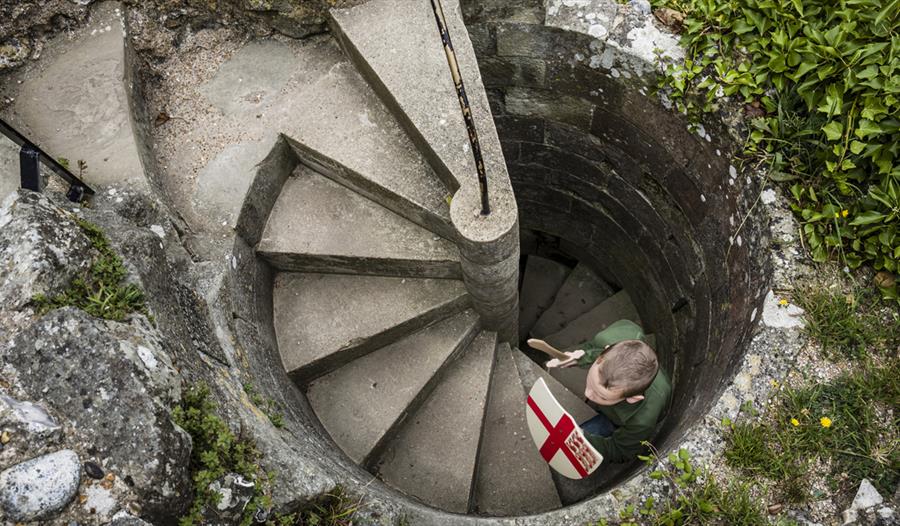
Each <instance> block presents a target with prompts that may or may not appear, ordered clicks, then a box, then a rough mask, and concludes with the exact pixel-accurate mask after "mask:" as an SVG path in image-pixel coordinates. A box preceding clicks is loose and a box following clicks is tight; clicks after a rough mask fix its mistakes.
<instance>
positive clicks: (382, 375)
mask: <svg viewBox="0 0 900 526" xmlns="http://www.w3.org/2000/svg"><path fill="white" fill-rule="evenodd" d="M477 328H478V315H477V314H475V313H474V311H472V310H467V311H465V312H463V313H460V314H458V315H456V316H454V317H452V318H448V319H446V320H442V321H439V322H437V323H435V324H433V325H431V326H429V327H426V328H424V329H422V330H421V331H419V332H416V333H414V334H411V335H409V336H407V337H405V338H403V339H401V340H399V341H397V342H395V343H392V344H390V345H388V346H386V347H383V348H381V349H378V350H377V351H375V352H373V353H371V354H368V355H366V356H363V357H362V358H360V359H358V360H356V361H354V362H352V363H349V364H347V365H345V366H344V367H341V368H340V369H338V370H336V371H334V372H332V373H329V374H328V375H326V376H323V377H321V378H319V379H318V380H316V381H315V382H313V383H312V384H311V385H310V388H309V391H308V392H307V396H308V398H309V402H310V405H312V408H313V410H314V411H315V412H316V415H317V416H318V417H319V421H320V422H322V424H323V425H324V426H325V429H326V430H327V431H328V433H329V434H330V435H331V438H333V439H334V441H335V442H337V444H338V445H339V446H340V447H341V449H343V450H344V452H345V453H347V455H348V456H349V457H350V458H351V459H353V461H354V462H356V463H359V464H362V463H364V462H365V460H366V458H368V457H369V455H370V453H372V452H373V450H375V449H376V446H377V445H378V444H379V443H380V442H382V441H383V440H385V439H386V438H388V437H389V436H390V434H391V433H390V432H391V430H392V429H393V428H395V427H396V426H397V425H399V423H400V422H402V420H403V419H404V418H405V417H406V415H407V414H408V413H410V412H414V411H415V410H416V408H417V403H421V402H422V401H423V400H424V398H425V397H427V396H428V394H429V393H430V392H431V390H432V389H434V387H435V384H436V383H437V382H438V381H439V379H440V375H439V374H438V371H439V370H440V369H441V368H442V367H443V366H444V365H445V364H446V363H447V362H448V361H449V360H452V359H453V357H455V356H456V355H457V354H459V353H460V352H461V351H462V350H463V349H465V347H466V346H467V345H468V344H469V342H471V341H472V338H474V337H475V334H476V332H477Z"/></svg>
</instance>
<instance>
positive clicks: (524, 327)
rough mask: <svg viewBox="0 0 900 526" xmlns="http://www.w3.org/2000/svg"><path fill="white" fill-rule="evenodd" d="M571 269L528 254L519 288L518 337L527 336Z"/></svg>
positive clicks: (551, 301) (552, 300)
mask: <svg viewBox="0 0 900 526" xmlns="http://www.w3.org/2000/svg"><path fill="white" fill-rule="evenodd" d="M570 270H571V269H570V268H569V267H567V266H566V265H563V264H562V263H557V262H556V261H553V260H551V259H547V258H542V257H540V256H535V255H530V256H528V261H527V262H526V263H525V275H524V276H523V278H522V287H521V289H519V339H525V338H527V337H528V333H529V331H531V327H532V326H533V325H534V323H535V322H536V321H537V320H538V318H539V317H540V316H541V314H543V313H544V311H546V310H547V309H548V308H549V307H550V306H551V305H553V303H554V299H555V298H556V294H557V292H558V291H559V290H560V287H562V285H563V283H565V282H566V277H567V276H568V275H569V271H570Z"/></svg>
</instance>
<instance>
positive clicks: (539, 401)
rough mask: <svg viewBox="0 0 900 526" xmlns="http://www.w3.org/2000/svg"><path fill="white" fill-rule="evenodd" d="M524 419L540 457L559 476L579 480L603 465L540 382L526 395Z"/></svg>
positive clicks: (571, 419) (572, 422)
mask: <svg viewBox="0 0 900 526" xmlns="http://www.w3.org/2000/svg"><path fill="white" fill-rule="evenodd" d="M525 418H526V420H527V421H528V429H529V431H531V438H532V439H533V440H534V445H535V446H537V448H538V450H539V451H540V453H541V457H543V459H544V460H545V461H546V462H547V463H548V464H549V465H550V467H551V468H553V469H554V470H556V471H557V472H559V473H560V474H561V475H563V476H565V477H568V478H570V479H582V478H585V477H587V476H588V475H590V474H591V473H593V472H594V471H595V470H596V469H597V468H598V467H599V466H600V463H601V462H603V456H602V455H601V454H600V453H598V452H597V450H596V449H594V447H593V446H592V445H591V444H590V442H588V441H587V440H586V439H585V438H584V433H583V432H582V431H581V428H580V427H578V425H577V424H576V423H575V420H574V419H573V418H572V415H570V414H569V413H568V412H566V410H565V409H563V407H562V406H561V405H559V402H558V401H557V400H556V397H554V396H553V394H552V393H551V392H550V390H549V389H548V388H547V384H546V383H545V382H544V379H543V378H539V379H538V381H537V382H535V384H534V386H532V388H531V391H530V392H529V393H528V398H527V400H526V409H525Z"/></svg>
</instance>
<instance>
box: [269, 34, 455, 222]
mask: <svg viewBox="0 0 900 526" xmlns="http://www.w3.org/2000/svg"><path fill="white" fill-rule="evenodd" d="M313 51H314V54H315V56H314V58H315V62H314V63H312V64H310V66H309V67H310V71H311V74H310V75H309V76H308V77H304V78H303V79H302V80H301V81H300V82H301V84H303V86H302V88H300V89H299V91H300V92H301V93H302V98H298V99H296V100H293V99H292V100H289V101H287V102H286V103H285V105H284V107H282V108H280V111H284V112H286V113H288V114H290V115H292V120H291V122H290V123H289V124H288V125H286V126H285V128H284V129H282V130H280V131H282V133H284V134H285V136H286V137H287V138H288V139H289V140H290V142H291V145H292V146H293V147H294V150H295V151H296V152H297V154H298V156H299V157H300V158H301V160H302V161H303V163H305V164H307V165H309V166H311V167H313V168H315V169H316V170H318V171H319V172H321V173H323V174H325V175H326V176H328V177H329V178H331V179H334V180H336V181H338V182H339V183H341V184H343V185H345V186H349V187H351V188H353V189H354V190H356V191H358V192H359V193H361V194H362V195H365V196H366V197H369V198H370V199H372V200H374V201H376V202H378V203H380V204H382V205H383V206H385V207H387V208H390V209H391V210H393V211H395V212H397V213H398V214H400V215H402V216H403V217H406V218H407V219H409V220H411V221H413V222H415V223H418V224H419V225H422V226H424V227H426V228H428V229H429V230H432V231H433V232H436V233H439V234H441V235H442V236H444V237H447V238H448V239H453V238H454V236H455V235H456V232H455V230H454V229H453V227H452V226H451V223H450V206H449V204H448V202H447V200H448V198H449V197H450V195H451V194H450V192H449V191H448V190H447V188H446V187H445V186H444V184H443V182H442V181H441V179H440V178H439V177H438V176H437V175H436V174H435V172H434V170H433V169H432V168H431V165H430V164H429V162H428V161H427V160H426V159H425V157H424V156H423V155H422V153H421V152H419V150H418V148H417V147H416V146H415V145H414V144H413V143H412V141H410V139H409V136H408V135H407V134H406V132H405V131H404V130H403V128H402V127H401V126H400V124H399V123H398V122H397V119H396V118H395V117H394V116H393V115H392V114H391V112H390V111H388V109H387V108H386V107H385V105H384V103H383V102H382V101H381V100H380V99H379V98H378V96H377V95H376V94H375V92H374V91H373V90H372V88H371V87H370V86H369V84H368V83H367V82H366V80H365V79H363V77H362V76H361V75H360V73H359V72H358V71H357V68H356V66H354V65H353V64H352V63H351V62H350V61H349V60H348V59H347V57H346V56H344V55H343V54H342V52H341V50H340V48H339V47H338V46H337V45H336V44H332V43H326V44H323V45H320V46H316V48H315V49H314V50H313Z"/></svg>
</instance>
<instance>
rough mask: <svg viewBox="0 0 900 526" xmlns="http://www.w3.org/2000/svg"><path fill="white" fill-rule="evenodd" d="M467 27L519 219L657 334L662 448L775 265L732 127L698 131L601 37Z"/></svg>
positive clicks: (722, 378)
mask: <svg viewBox="0 0 900 526" xmlns="http://www.w3.org/2000/svg"><path fill="white" fill-rule="evenodd" d="M469 31H470V34H471V35H472V40H473V43H474V44H475V46H476V51H477V52H478V55H479V63H480V65H481V73H482V76H483V79H484V83H485V85H486V87H487V88H488V90H489V93H490V95H491V99H492V105H493V111H494V114H495V115H494V116H495V122H496V125H497V131H498V133H499V136H500V139H501V141H502V143H503V148H504V154H505V156H506V161H507V165H508V168H509V174H510V178H511V179H512V182H513V187H514V190H515V194H516V200H517V202H518V206H519V217H520V224H521V227H522V228H523V230H524V229H531V230H535V231H539V232H544V233H547V234H550V235H552V236H556V237H558V238H560V239H561V240H562V241H561V243H560V249H561V250H562V251H563V252H565V253H568V254H569V255H571V256H573V257H575V258H578V259H579V260H581V261H582V262H585V263H587V264H588V265H589V266H590V267H591V268H592V269H593V270H594V271H595V272H597V273H598V274H599V275H600V276H601V277H602V278H604V279H605V280H606V281H607V282H609V283H611V284H613V285H615V286H618V287H621V288H624V289H625V290H627V291H628V293H629V294H630V295H631V297H632V299H633V300H634V303H635V304H636V306H637V309H638V311H639V313H640V316H641V319H642V320H643V323H644V325H645V330H646V331H647V332H653V333H656V334H657V342H658V343H657V346H658V350H659V353H660V358H661V362H662V364H663V366H664V367H665V368H666V369H667V370H668V371H671V372H673V377H674V385H675V390H674V393H673V399H672V405H671V408H670V410H669V413H668V417H667V419H666V421H665V425H664V427H663V428H662V429H661V431H660V435H659V436H658V437H657V440H656V441H655V442H656V444H657V446H659V447H660V448H661V449H665V448H667V447H668V446H671V445H673V444H674V443H675V442H676V441H677V440H678V439H679V438H680V437H682V436H683V435H684V433H685V432H686V431H687V430H689V429H690V428H691V426H692V425H693V424H695V423H696V422H697V421H698V419H700V418H702V417H703V416H704V414H705V413H706V412H707V411H708V410H709V408H710V406H711V404H712V402H713V401H714V400H715V398H716V396H717V394H718V393H719V392H721V389H722V388H723V387H724V386H725V384H727V383H728V382H729V381H730V379H731V378H732V376H733V374H734V371H735V368H736V366H737V364H739V363H740V360H741V358H742V355H743V352H744V350H745V348H746V347H747V345H748V343H749V341H750V337H751V336H752V329H753V325H754V322H755V321H756V313H757V307H758V306H759V305H761V303H762V299H763V297H764V295H765V293H766V291H767V290H768V288H769V287H768V285H769V275H770V265H769V261H768V256H767V253H766V246H765V245H766V243H765V241H764V240H763V232H764V231H765V229H764V227H763V225H761V224H760V222H759V221H757V220H756V219H755V218H754V217H753V216H752V215H749V216H748V210H749V209H750V208H751V206H752V203H753V202H754V200H755V199H756V196H757V194H758V187H757V186H756V184H755V183H751V182H750V180H749V178H746V179H745V178H743V177H741V180H738V177H739V176H738V174H737V170H736V169H735V168H734V167H733V166H731V165H730V164H729V159H730V158H731V153H732V152H731V149H730V145H729V144H728V143H729V141H728V140H727V137H725V136H724V135H725V134H724V133H721V135H720V136H719V137H715V135H716V132H713V133H709V132H706V131H705V130H703V129H702V128H701V133H702V136H699V134H697V133H696V132H692V131H690V130H689V129H688V126H687V123H686V121H685V120H684V119H683V118H681V117H679V116H677V115H675V114H674V112H673V111H671V110H668V109H666V108H664V107H662V106H661V105H659V102H657V97H656V96H648V95H646V94H647V93H648V91H649V90H648V88H647V86H646V85H645V82H646V81H642V80H641V79H640V78H638V75H633V74H630V73H629V72H628V71H623V72H619V71H615V70H614V68H613V70H610V69H605V68H602V67H599V65H598V64H597V62H598V61H597V59H596V58H592V57H590V56H589V55H590V53H591V50H593V51H595V52H596V53H597V54H601V53H602V51H603V50H602V47H599V46H598V45H597V41H596V40H594V39H593V38H591V37H589V36H587V35H585V34H582V33H577V32H572V31H564V30H561V29H556V28H550V27H545V26H539V25H533V24H521V23H504V22H490V21H483V20H470V21H469ZM596 56H597V55H595V57H596ZM646 67H647V68H648V69H649V68H650V66H649V65H647V66H646ZM638 73H640V71H638ZM720 139H722V140H720ZM745 218H746V219H745ZM527 239H528V237H527V236H524V235H523V246H522V253H523V254H525V253H529V252H531V250H530V247H528V246H527V245H526V243H527ZM620 480H621V477H620Z"/></svg>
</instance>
